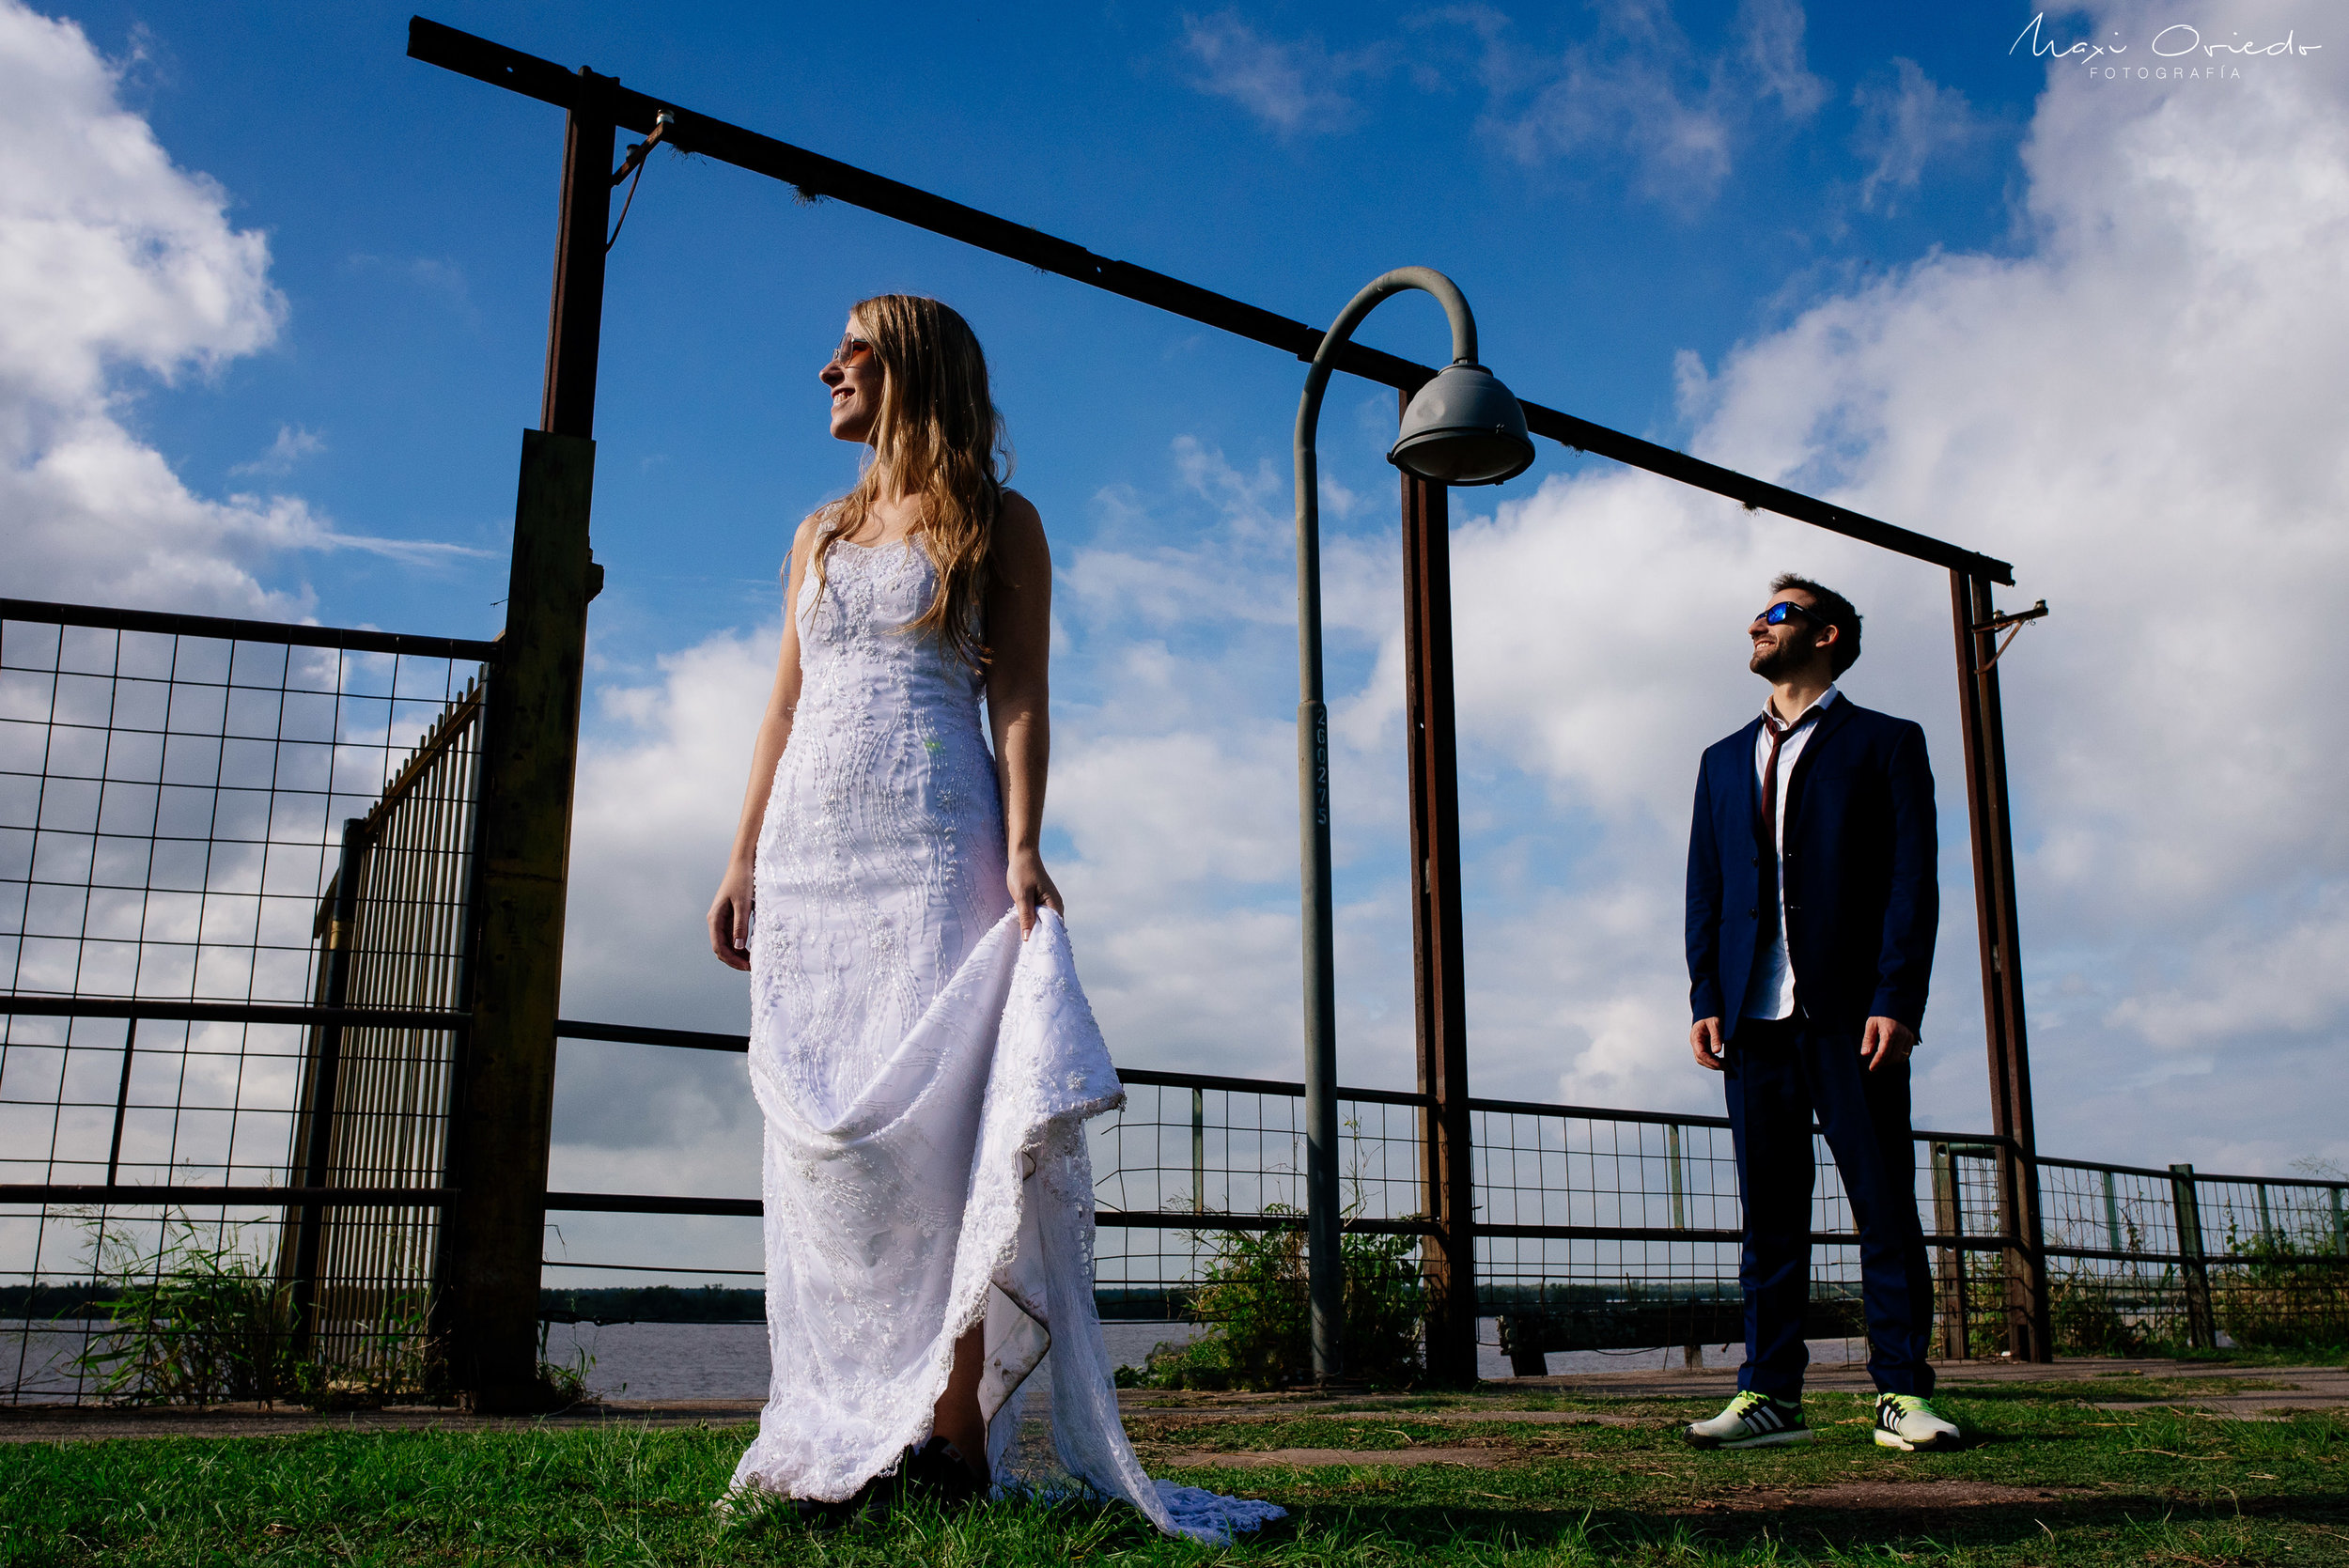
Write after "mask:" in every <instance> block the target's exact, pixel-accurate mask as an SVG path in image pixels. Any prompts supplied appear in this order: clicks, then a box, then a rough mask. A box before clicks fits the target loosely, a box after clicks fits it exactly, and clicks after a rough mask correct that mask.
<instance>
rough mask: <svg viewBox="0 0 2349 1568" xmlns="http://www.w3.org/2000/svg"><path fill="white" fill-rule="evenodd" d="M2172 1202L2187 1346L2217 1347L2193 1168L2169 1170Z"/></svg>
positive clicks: (2208, 1266)
mask: <svg viewBox="0 0 2349 1568" xmlns="http://www.w3.org/2000/svg"><path fill="white" fill-rule="evenodd" d="M2170 1204H2171V1207H2172V1212H2173V1213H2174V1214H2175V1215H2176V1216H2177V1232H2178V1258H2179V1266H2178V1274H2179V1277H2180V1279H2181V1281H2183V1282H2184V1284H2185V1286H2186V1343H2187V1344H2189V1345H2192V1346H2193V1347H2194V1348H2195V1349H2197V1350H2213V1349H2216V1348H2217V1344H2218V1322H2217V1313H2215V1312H2212V1311H2211V1300H2210V1265H2208V1264H2207V1263H2206V1262H2204V1261H2203V1260H2204V1256H2205V1254H2204V1253H2203V1251H2202V1201H2201V1193H2200V1192H2199V1191H2198V1190H2196V1184H2195V1180H2194V1167H2193V1166H2191V1165H2172V1166H2170Z"/></svg>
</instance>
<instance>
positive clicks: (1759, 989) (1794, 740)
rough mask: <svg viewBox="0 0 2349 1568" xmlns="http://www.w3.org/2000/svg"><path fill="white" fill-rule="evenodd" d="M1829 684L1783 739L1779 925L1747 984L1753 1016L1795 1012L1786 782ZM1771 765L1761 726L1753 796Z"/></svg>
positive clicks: (1773, 838) (1829, 696) (1777, 841)
mask: <svg viewBox="0 0 2349 1568" xmlns="http://www.w3.org/2000/svg"><path fill="white" fill-rule="evenodd" d="M1838 694H1839V693H1838V692H1837V691H1836V690H1835V688H1834V687H1832V686H1829V687H1828V689H1827V690H1826V691H1822V692H1820V693H1819V700H1818V701H1816V702H1814V703H1812V705H1811V706H1809V707H1806V708H1804V709H1803V710H1802V712H1801V713H1800V714H1799V715H1798V716H1797V718H1796V720H1795V722H1794V723H1793V725H1792V726H1791V727H1790V728H1789V729H1788V730H1787V732H1786V738H1785V739H1783V740H1781V741H1780V742H1779V743H1778V789H1777V792H1776V793H1777V810H1776V812H1775V814H1774V815H1775V816H1776V817H1777V820H1776V821H1774V822H1772V823H1771V824H1770V842H1771V846H1772V847H1773V848H1774V849H1775V851H1776V852H1777V855H1778V928H1777V932H1776V934H1775V935H1774V936H1772V937H1771V939H1770V945H1769V947H1768V949H1767V950H1766V951H1764V952H1761V953H1757V954H1755V955H1753V977H1752V979H1751V980H1750V981H1749V982H1748V983H1747V986H1746V1004H1745V1006H1744V1007H1743V1008H1741V1009H1739V1012H1740V1013H1741V1015H1742V1016H1743V1017H1749V1018H1789V1017H1794V1014H1795V963H1794V959H1793V957H1792V955H1789V954H1788V952H1787V951H1786V781H1787V780H1789V779H1791V778H1793V777H1794V776H1795V764H1796V762H1797V760H1799V759H1800V758H1801V756H1802V749H1803V748H1804V747H1805V746H1807V745H1809V744H1810V743H1811V732H1812V730H1814V729H1816V728H1818V719H1819V715H1820V714H1822V713H1825V712H1826V711H1827V709H1828V705H1829V704H1831V703H1833V702H1834V701H1835V699H1836V697H1837V696H1838ZM1762 711H1763V712H1765V713H1766V714H1768V715H1769V716H1770V717H1771V718H1773V719H1775V718H1777V717H1778V711H1777V709H1775V708H1773V707H1771V706H1769V699H1768V698H1766V697H1765V698H1764V699H1763V700H1762ZM1769 765H1770V727H1769V725H1767V724H1764V725H1762V726H1761V727H1760V728H1759V729H1757V730H1755V731H1754V732H1753V783H1754V799H1755V800H1760V799H1761V798H1762V796H1761V790H1762V785H1763V784H1764V783H1765V782H1766V781H1765V780H1764V778H1763V773H1762V770H1763V769H1764V768H1767V767H1768V766H1769Z"/></svg>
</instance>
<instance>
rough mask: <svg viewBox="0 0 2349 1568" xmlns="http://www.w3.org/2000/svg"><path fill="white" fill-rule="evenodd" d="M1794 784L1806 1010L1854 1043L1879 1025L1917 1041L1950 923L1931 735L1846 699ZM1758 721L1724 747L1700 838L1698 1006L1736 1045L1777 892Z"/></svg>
mask: <svg viewBox="0 0 2349 1568" xmlns="http://www.w3.org/2000/svg"><path fill="white" fill-rule="evenodd" d="M1813 722H1814V723H1815V724H1816V725H1817V728H1816V730H1815V731H1814V732H1813V733H1812V737H1811V738H1810V740H1809V741H1807V742H1806V743H1805V744H1804V746H1803V749H1802V754H1801V756H1799V757H1798V758H1797V760H1796V763H1795V767H1794V768H1793V771H1792V773H1791V774H1790V776H1789V777H1788V779H1787V782H1786V786H1785V787H1786V862H1785V878H1786V939H1787V952H1788V955H1789V956H1790V957H1791V958H1792V959H1793V960H1794V966H1795V1002H1796V1005H1797V1007H1798V1008H1799V1009H1800V1010H1801V1011H1802V1012H1803V1013H1804V1014H1806V1015H1808V1016H1809V1017H1812V1018H1815V1019H1817V1020H1818V1021H1819V1022H1820V1023H1821V1024H1823V1025H1825V1026H1827V1027H1828V1028H1833V1029H1848V1030H1850V1031H1851V1032H1853V1033H1855V1034H1856V1033H1858V1032H1859V1029H1860V1027H1861V1025H1863V1024H1864V1023H1865V1022H1866V1021H1867V1020H1868V1019H1869V1018H1870V1017H1888V1018H1897V1019H1899V1020H1900V1021H1901V1022H1902V1023H1905V1024H1906V1025H1907V1026H1908V1027H1909V1028H1910V1029H1912V1030H1913V1029H1915V1028H1917V1026H1918V1025H1919V1023H1920V1022H1921V1020H1922V1019H1923V1017H1924V1014H1925V987H1926V984H1927V982H1928V981H1929V980H1930V979H1931V977H1932V973H1933V939H1934V934H1935V931H1936V928H1937V926H1938V925H1939V924H1940V918H1941V893H1940V886H1939V881H1938V878H1937V875H1936V867H1935V858H1936V854H1937V836H1938V835H1937V832H1936V829H1935V820H1934V812H1933V769H1932V768H1931V767H1930V766H1929V765H1928V764H1927V762H1926V761H1925V732H1924V731H1923V730H1922V729H1921V728H1920V727H1918V726H1917V725H1916V724H1914V723H1912V722H1909V721H1908V720H1906V719H1895V718H1893V717H1892V716H1891V715H1890V714H1886V713H1877V712H1875V711H1873V710H1871V709H1869V708H1864V707H1861V706H1859V704H1857V703H1855V702H1853V701H1852V700H1851V699H1850V698H1848V697H1845V696H1843V695H1841V694H1840V693H1839V694H1838V696H1837V698H1836V700H1835V701H1834V702H1832V703H1830V704H1828V706H1827V707H1826V709H1825V710H1824V711H1822V712H1821V713H1820V715H1819V717H1818V718H1817V719H1816V720H1814V721H1813ZM1761 727H1762V720H1761V718H1760V717H1759V716H1758V715H1757V716H1756V717H1755V719H1754V721H1753V722H1752V723H1750V724H1748V725H1747V726H1746V727H1745V728H1743V729H1741V730H1739V731H1738V732H1737V733H1736V734H1735V735H1733V736H1730V737H1728V738H1726V739H1723V740H1719V741H1716V742H1714V744H1713V745H1711V746H1709V747H1707V748H1706V749H1705V753H1704V761H1703V766H1702V767H1700V768H1699V769H1698V771H1697V802H1696V821H1695V825H1694V826H1693V827H1692V828H1691V829H1690V830H1689V833H1688V1006H1689V1010H1690V1015H1691V1017H1698V1018H1719V1019H1720V1020H1721V1032H1722V1034H1723V1035H1724V1036H1725V1037H1726V1036H1731V1035H1734V1034H1735V1032H1736V1029H1737V1016H1738V1014H1739V1013H1740V1012H1741V1011H1743V1007H1744V1002H1745V997H1746V986H1747V984H1748V982H1750V980H1751V979H1752V976H1753V967H1754V963H1755V960H1756V954H1755V948H1756V946H1757V942H1756V938H1757V936H1758V935H1759V933H1760V932H1761V931H1762V929H1763V920H1762V915H1763V909H1762V908H1761V901H1762V896H1763V889H1764V888H1765V886H1766V882H1765V879H1764V875H1763V861H1762V857H1763V856H1764V855H1766V854H1768V853H1769V852H1770V841H1769V838H1768V836H1767V835H1766V833H1765V832H1764V831H1763V828H1762V799H1761V794H1762V792H1761V784H1760V781H1759V780H1758V778H1757V777H1756V775H1757V774H1758V772H1759V771H1760V770H1759V769H1758V768H1756V767H1755V766H1754V760H1753V746H1754V736H1755V734H1756V732H1758V731H1759V730H1760V729H1761Z"/></svg>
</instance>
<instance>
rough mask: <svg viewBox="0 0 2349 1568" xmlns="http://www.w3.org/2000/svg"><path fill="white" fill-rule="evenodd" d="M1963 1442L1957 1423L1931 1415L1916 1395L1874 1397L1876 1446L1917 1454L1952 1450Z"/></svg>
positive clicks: (1931, 1408) (1931, 1407)
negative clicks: (1936, 1450) (1937, 1450)
mask: <svg viewBox="0 0 2349 1568" xmlns="http://www.w3.org/2000/svg"><path fill="white" fill-rule="evenodd" d="M1964 1441H1965V1438H1964V1436H1963V1434H1961V1433H1960V1432H1959V1431H1958V1430H1957V1423H1956V1422H1954V1421H1944V1420H1943V1419H1942V1418H1941V1417H1939V1416H1937V1415H1936V1414H1934V1410H1933V1406H1932V1405H1927V1404H1926V1403H1925V1402H1924V1401H1923V1400H1922V1399H1921V1398H1920V1397H1919V1396H1918V1395H1916V1394H1878V1395H1876V1446H1877V1447H1878V1448H1888V1449H1898V1450H1900V1451H1901V1452H1903V1453H1919V1452H1926V1451H1929V1450H1935V1449H1953V1448H1956V1447H1958V1446H1959V1445H1960V1444H1961V1443H1963V1442H1964Z"/></svg>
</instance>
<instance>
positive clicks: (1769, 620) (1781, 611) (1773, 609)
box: [1754, 598, 1827, 626]
mask: <svg viewBox="0 0 2349 1568" xmlns="http://www.w3.org/2000/svg"><path fill="white" fill-rule="evenodd" d="M1789 615H1800V616H1801V617H1802V618H1803V619H1804V620H1806V621H1809V622H1810V623H1811V624H1812V626H1825V625H1827V617H1826V616H1824V615H1822V614H1820V613H1818V612H1817V611H1816V610H1812V609H1810V608H1808V607H1807V606H1804V605H1800V604H1797V603H1796V602H1795V601H1794V600H1793V599H1788V598H1782V599H1780V600H1779V601H1778V602H1777V603H1776V604H1773V605H1771V606H1770V607H1769V608H1768V609H1767V610H1765V611H1763V612H1762V613H1760V614H1759V615H1756V616H1755V617H1754V619H1755V620H1757V621H1760V622H1761V623H1762V624H1763V625H1764V626H1784V625H1785V624H1786V617H1787V616H1789Z"/></svg>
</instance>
